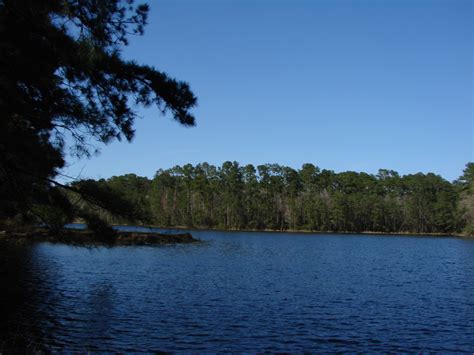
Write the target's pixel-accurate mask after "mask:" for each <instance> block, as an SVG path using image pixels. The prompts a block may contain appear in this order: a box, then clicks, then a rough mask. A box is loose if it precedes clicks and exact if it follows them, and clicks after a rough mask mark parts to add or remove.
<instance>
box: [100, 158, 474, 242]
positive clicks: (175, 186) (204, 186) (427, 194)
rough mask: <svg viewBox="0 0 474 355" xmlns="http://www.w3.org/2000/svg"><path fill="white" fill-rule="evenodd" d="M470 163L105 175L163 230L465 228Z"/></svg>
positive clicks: (207, 168)
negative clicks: (450, 169) (448, 169)
mask: <svg viewBox="0 0 474 355" xmlns="http://www.w3.org/2000/svg"><path fill="white" fill-rule="evenodd" d="M473 166H474V165H473V164H472V163H470V164H468V165H467V168H466V170H465V173H464V175H463V176H462V177H461V178H460V180H459V181H458V182H455V183H450V182H448V181H446V180H444V179H443V178H442V177H440V176H439V175H435V174H432V173H429V174H422V173H418V174H412V175H405V176H400V175H399V174H398V173H397V172H395V171H393V170H385V169H382V170H379V173H378V174H377V175H370V174H366V173H357V172H352V171H348V172H342V173H335V172H333V171H330V170H324V169H323V170H321V169H320V168H318V167H316V166H314V165H312V164H304V165H303V167H302V168H301V169H300V170H295V169H292V168H290V167H286V166H280V165H278V164H266V165H260V166H258V167H257V168H255V167H254V166H253V165H246V166H240V165H239V164H238V163H237V162H225V163H224V164H223V165H222V166H221V167H215V166H213V165H209V164H207V163H203V164H198V165H196V166H192V165H190V164H187V165H185V166H176V167H174V168H172V169H168V170H158V172H157V173H156V175H155V177H154V179H153V180H147V179H146V178H140V177H137V176H135V175H133V174H129V175H125V176H118V177H113V178H111V179H109V180H101V183H102V184H106V185H108V186H109V187H110V188H112V189H118V190H120V191H121V193H122V194H123V196H124V197H127V198H128V199H129V200H134V201H140V205H141V206H142V208H143V209H144V210H148V211H149V213H148V214H149V218H150V219H151V221H152V222H153V223H155V224H157V225H160V226H163V227H173V226H187V227H210V228H223V229H242V228H243V229H272V230H288V229H291V230H316V231H349V232H361V231H372V232H389V233H396V232H407V233H409V232H415V233H453V232H459V231H461V230H462V229H463V228H465V227H466V225H467V226H469V225H470V223H472V221H474V215H473V211H474V204H473V203H472V201H473V200H472V194H471V193H468V191H470V190H469V189H468V186H471V185H472V176H471V175H470V172H471V170H472V167H473Z"/></svg>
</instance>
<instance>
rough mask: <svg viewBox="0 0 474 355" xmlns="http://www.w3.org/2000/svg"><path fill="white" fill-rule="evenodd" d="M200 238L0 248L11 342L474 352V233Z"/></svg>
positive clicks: (4, 320) (32, 346)
mask: <svg viewBox="0 0 474 355" xmlns="http://www.w3.org/2000/svg"><path fill="white" fill-rule="evenodd" d="M193 234H194V235H195V236H196V237H198V238H200V239H202V240H205V241H206V243H202V244H196V245H176V246H166V247H159V248H156V247H116V248H109V249H107V248H95V249H85V248H80V247H70V246H64V245H51V244H47V243H43V244H38V245H36V246H29V247H14V246H11V245H6V246H1V254H2V257H1V258H0V260H1V261H0V273H1V276H2V280H4V285H5V286H6V287H5V291H4V292H2V293H1V294H0V307H1V308H0V311H1V315H2V317H1V318H0V332H1V333H0V336H1V338H0V340H1V344H2V348H1V349H2V350H3V352H4V351H6V350H17V351H18V350H20V351H31V350H44V351H55V350H57V351H79V352H84V351H116V352H127V351H140V350H145V351H150V352H154V351H182V350H189V351H204V350H209V351H229V352H231V351H305V350H308V351H311V350H313V351H315V350H319V351H331V352H332V351H365V350H371V351H384V352H392V351H393V352H413V351H437V352H442V351H472V350H474V340H473V339H474V312H473V309H474V282H472V281H473V273H472V270H474V241H473V242H469V241H463V240H458V239H449V238H445V239H443V238H427V239H421V238H399V237H388V238H386V237H363V236H358V237H350V236H341V237H338V236H334V235H332V236H321V235H320V236H310V235H289V234H266V233H265V234H264V233H262V234H258V233H222V232H205V231H202V232H195V233H193Z"/></svg>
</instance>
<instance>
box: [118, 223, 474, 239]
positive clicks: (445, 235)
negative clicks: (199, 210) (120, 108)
mask: <svg viewBox="0 0 474 355" xmlns="http://www.w3.org/2000/svg"><path fill="white" fill-rule="evenodd" d="M112 226H115V227H120V226H122V227H141V228H150V229H151V228H157V229H170V230H180V231H193V230H194V231H213V232H233V233H238V232H249V233H290V234H348V235H349V234H354V235H357V234H362V235H393V236H396V235H399V236H415V237H456V238H474V235H467V234H462V233H417V232H374V231H363V232H351V231H338V232H335V231H314V230H307V229H245V228H243V229H225V228H212V227H184V226H178V227H163V226H158V225H151V224H148V225H140V226H135V225H130V224H112Z"/></svg>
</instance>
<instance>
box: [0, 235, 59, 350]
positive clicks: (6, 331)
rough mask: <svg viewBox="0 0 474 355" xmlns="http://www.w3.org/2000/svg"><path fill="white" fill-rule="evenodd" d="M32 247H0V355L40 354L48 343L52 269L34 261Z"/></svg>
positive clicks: (36, 259)
mask: <svg viewBox="0 0 474 355" xmlns="http://www.w3.org/2000/svg"><path fill="white" fill-rule="evenodd" d="M35 248H36V246H31V245H30V246H18V245H14V244H10V243H3V242H2V243H1V244H0V277H1V280H2V291H1V292H0V352H1V353H5V352H12V353H13V352H15V353H17V352H19V351H41V350H46V349H45V344H47V343H48V341H47V337H48V328H49V327H48V324H51V321H53V320H52V317H51V315H50V314H51V313H50V309H51V307H52V306H53V304H54V300H53V299H52V294H51V293H50V290H51V285H50V283H51V282H50V281H46V280H47V278H48V279H49V278H50V277H51V273H50V272H51V270H52V269H53V268H52V265H50V266H48V265H47V264H48V261H47V260H40V259H39V258H37V257H35V252H34V249H35Z"/></svg>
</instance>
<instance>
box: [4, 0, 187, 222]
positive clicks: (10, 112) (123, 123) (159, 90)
mask: <svg viewBox="0 0 474 355" xmlns="http://www.w3.org/2000/svg"><path fill="white" fill-rule="evenodd" d="M148 11H149V9H148V5H147V4H142V5H134V2H133V0H103V1H95V0H81V1H77V0H41V1H38V0H20V1H18V0H4V1H0V66H1V68H2V70H1V72H0V114H1V116H2V119H1V120H0V198H1V200H0V201H1V203H0V218H13V217H14V216H16V215H17V214H19V213H22V214H24V215H25V214H27V213H28V211H30V210H31V208H32V206H35V205H42V206H43V207H41V208H40V209H41V210H42V211H43V212H42V214H48V215H51V214H53V212H52V211H49V212H47V211H46V209H48V208H50V207H48V208H46V207H44V201H43V200H44V198H43V196H44V195H45V194H46V195H47V194H48V193H49V192H50V191H51V190H52V186H57V187H61V188H63V186H61V184H58V183H57V181H55V177H56V176H57V174H58V172H59V170H60V169H61V168H62V167H63V166H64V164H65V160H64V156H65V154H66V152H65V142H66V140H68V142H72V153H74V154H76V155H79V156H81V155H85V156H90V155H91V153H93V152H94V149H95V148H93V149H92V151H91V149H90V147H94V145H93V144H91V143H92V142H93V141H98V142H101V143H107V142H110V141H111V140H113V139H122V138H125V139H127V140H131V139H132V137H133V134H134V130H133V124H134V120H135V119H136V117H137V113H136V111H135V107H136V105H139V106H140V105H141V106H145V107H147V106H150V105H156V106H158V108H159V109H160V110H161V112H163V113H165V112H169V113H170V114H171V116H172V117H173V118H174V119H175V120H176V121H178V122H179V123H181V124H183V125H194V117H193V115H192V114H191V113H190V109H191V108H192V107H193V106H194V105H195V104H196V98H195V96H194V95H193V93H192V92H191V90H190V89H189V86H188V84H186V83H185V82H180V81H177V80H175V79H173V78H170V77H169V76H168V75H167V74H166V73H163V72H161V71H159V70H157V69H155V68H153V67H151V66H147V65H139V64H137V63H136V62H134V61H132V60H125V59H123V58H122V57H121V51H122V48H123V46H124V45H127V43H128V36H129V35H141V34H142V33H143V29H144V26H145V25H146V20H147V15H148ZM81 189H82V190H83V191H84V192H85V193H86V191H85V190H86V189H87V187H86V186H82V187H81ZM76 192H77V191H76ZM87 199H88V200H89V201H91V200H92V199H94V195H89V196H88V197H87ZM136 202H140V203H141V202H143V201H136ZM105 204H107V201H106V200H102V202H101V204H100V205H101V207H104V208H105V207H106V206H105ZM36 209H37V208H36Z"/></svg>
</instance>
